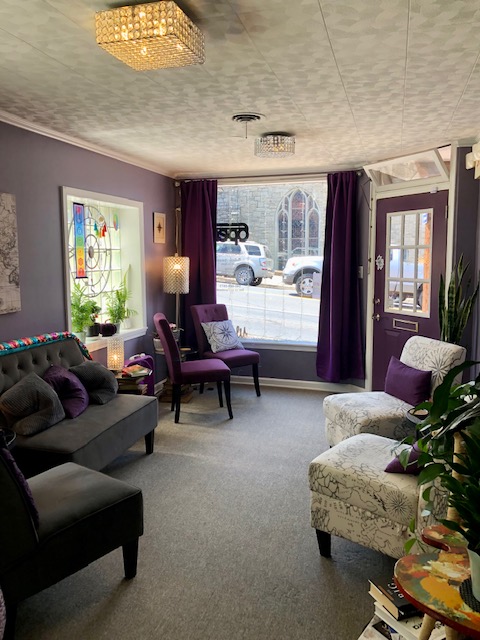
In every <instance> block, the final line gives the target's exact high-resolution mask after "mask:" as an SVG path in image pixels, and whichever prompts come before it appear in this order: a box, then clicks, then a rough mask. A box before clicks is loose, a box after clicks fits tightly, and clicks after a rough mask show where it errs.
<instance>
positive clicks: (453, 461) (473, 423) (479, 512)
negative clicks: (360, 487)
mask: <svg viewBox="0 0 480 640" xmlns="http://www.w3.org/2000/svg"><path fill="white" fill-rule="evenodd" d="M476 364H478V363H477V362H464V363H463V364H461V365H459V366H458V367H455V368H454V369H452V370H451V371H450V372H449V373H448V374H447V375H446V376H445V378H444V380H443V382H442V384H440V385H439V386H438V387H437V388H436V389H435V391H434V394H433V398H432V400H431V401H428V402H423V403H422V404H420V405H418V407H417V408H418V409H420V408H421V409H427V410H428V415H427V417H426V418H425V419H424V420H423V421H422V422H421V423H420V424H419V425H418V426H417V435H418V436H419V437H418V440H417V446H418V448H419V450H420V452H421V453H420V456H419V458H418V464H419V466H420V467H422V471H421V472H420V474H419V476H418V483H419V485H425V484H427V485H429V486H428V487H427V488H426V489H425V490H424V492H423V498H424V499H425V500H426V501H427V506H426V508H425V513H426V514H429V513H431V512H432V505H431V504H430V502H429V500H430V493H431V488H432V487H431V483H433V482H436V483H439V484H440V486H441V487H443V488H444V489H446V490H447V491H448V504H449V510H448V513H447V517H446V518H444V519H441V520H440V522H441V523H442V524H444V525H445V526H446V527H448V528H449V529H451V530H453V531H457V532H459V533H461V534H462V535H463V536H464V538H465V539H466V541H467V549H468V554H469V557H470V566H471V569H472V590H473V594H474V596H475V597H476V598H477V599H478V600H480V374H479V375H478V376H477V377H476V379H475V380H474V381H472V382H468V383H466V384H462V385H458V386H452V385H453V381H454V379H455V377H456V376H457V375H458V374H459V373H461V372H462V371H463V370H464V369H466V368H468V367H471V366H474V365H476ZM399 457H400V460H401V461H402V462H403V464H404V466H406V460H407V459H408V451H406V452H402V453H401V454H400V456H399ZM402 457H403V460H402ZM414 542H415V540H411V541H408V542H407V545H406V548H407V547H408V548H411V546H412V544H413V543H414ZM407 550H408V549H407Z"/></svg>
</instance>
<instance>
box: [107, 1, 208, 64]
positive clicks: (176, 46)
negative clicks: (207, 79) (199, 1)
mask: <svg viewBox="0 0 480 640" xmlns="http://www.w3.org/2000/svg"><path fill="white" fill-rule="evenodd" d="M95 32H96V37H97V44H99V45H100V46H101V47H102V49H105V50H106V51H108V52H109V53H111V54H112V55H113V56H115V58H118V59H119V60H121V61H122V62H124V63H125V64H127V65H128V66H129V67H132V68H133V69H136V70H137V71H146V70H149V69H165V68H167V67H186V66H188V65H191V64H203V63H204V62H205V51H204V38H203V34H202V32H201V31H200V29H199V28H198V27H197V26H195V25H194V24H193V22H192V21H191V20H190V18H188V17H187V16H186V15H185V14H184V13H183V11H182V10H181V9H180V8H179V7H178V6H177V5H176V4H175V2H151V3H149V4H137V5H135V6H133V7H119V8H117V9H110V10H108V11H99V12H98V13H96V14H95Z"/></svg>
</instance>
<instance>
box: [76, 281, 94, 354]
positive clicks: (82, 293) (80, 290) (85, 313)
mask: <svg viewBox="0 0 480 640" xmlns="http://www.w3.org/2000/svg"><path fill="white" fill-rule="evenodd" d="M86 292H87V289H86V287H85V286H82V285H80V284H79V283H78V282H74V283H73V287H72V292H71V297H70V312H71V317H72V331H73V332H74V333H75V334H76V335H77V336H78V338H79V339H80V340H81V341H82V342H85V338H86V329H87V327H90V326H91V325H92V324H93V323H94V320H92V315H94V314H95V313H98V311H100V307H98V305H97V303H96V302H95V301H94V300H92V299H90V298H89V297H88V296H87V293H86ZM95 309H98V311H97V312H95Z"/></svg>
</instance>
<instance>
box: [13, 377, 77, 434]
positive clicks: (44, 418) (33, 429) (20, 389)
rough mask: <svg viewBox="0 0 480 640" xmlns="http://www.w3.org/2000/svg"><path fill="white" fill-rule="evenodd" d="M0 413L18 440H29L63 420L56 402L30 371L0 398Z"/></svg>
mask: <svg viewBox="0 0 480 640" xmlns="http://www.w3.org/2000/svg"><path fill="white" fill-rule="evenodd" d="M0 410H1V411H2V413H3V415H4V416H5V418H6V420H7V424H8V426H9V427H10V428H11V429H13V430H14V431H16V432H17V433H18V434H20V435H22V436H33V435H34V434H35V433H39V432H40V431H44V430H45V429H48V428H49V427H51V426H53V425H54V424H57V422H60V420H63V418H65V411H64V409H63V407H62V403H61V402H60V398H59V397H58V396H57V394H56V393H55V391H54V390H53V389H52V387H51V386H50V385H48V384H47V383H46V382H45V380H42V378H40V376H37V374H36V373H34V372H33V371H32V372H31V373H27V375H26V376H24V377H23V378H22V379H21V380H19V381H18V382H17V383H16V384H14V385H13V387H10V389H8V390H7V391H5V392H4V393H3V394H2V395H1V397H0Z"/></svg>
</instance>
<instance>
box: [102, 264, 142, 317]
mask: <svg viewBox="0 0 480 640" xmlns="http://www.w3.org/2000/svg"><path fill="white" fill-rule="evenodd" d="M130 296H131V294H130V292H129V290H128V287H127V272H125V274H124V276H123V278H122V281H121V283H120V285H119V286H118V287H117V288H116V289H115V290H114V291H111V292H110V293H109V294H108V295H107V304H106V307H107V315H108V319H109V320H110V322H113V324H117V323H118V322H122V321H123V320H125V318H130V317H131V316H134V315H136V314H137V312H136V311H135V310H133V309H128V308H127V302H128V300H129V299H130Z"/></svg>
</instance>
